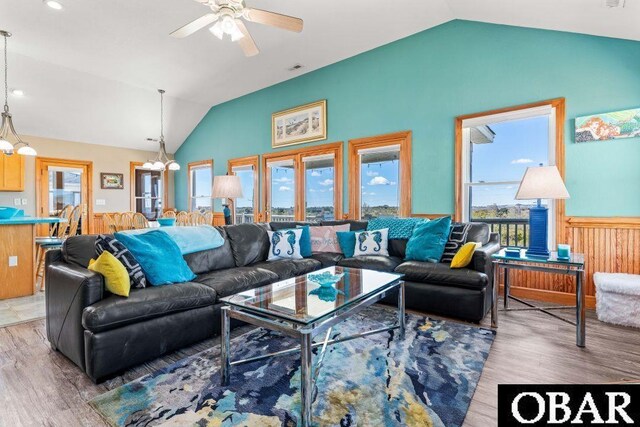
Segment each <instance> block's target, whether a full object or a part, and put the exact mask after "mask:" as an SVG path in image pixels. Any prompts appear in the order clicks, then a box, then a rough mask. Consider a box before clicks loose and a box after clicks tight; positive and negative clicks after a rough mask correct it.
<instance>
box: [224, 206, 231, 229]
mask: <svg viewBox="0 0 640 427" xmlns="http://www.w3.org/2000/svg"><path fill="white" fill-rule="evenodd" d="M223 206H224V209H222V215H224V224H225V225H231V209H229V205H223Z"/></svg>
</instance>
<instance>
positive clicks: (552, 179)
mask: <svg viewBox="0 0 640 427" xmlns="http://www.w3.org/2000/svg"><path fill="white" fill-rule="evenodd" d="M568 198H569V192H568V191H567V187H565V186H564V182H563V181H562V177H561V176H560V172H559V171H558V168H557V167H555V166H538V167H530V168H527V171H526V172H525V173H524V177H523V178H522V181H521V182H520V187H519V188H518V193H517V194H516V200H530V199H568Z"/></svg>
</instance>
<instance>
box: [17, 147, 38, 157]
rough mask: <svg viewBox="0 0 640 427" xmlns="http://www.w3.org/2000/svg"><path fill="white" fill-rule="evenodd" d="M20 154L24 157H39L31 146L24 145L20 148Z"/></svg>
mask: <svg viewBox="0 0 640 427" xmlns="http://www.w3.org/2000/svg"><path fill="white" fill-rule="evenodd" d="M18 154H20V155H23V156H37V155H38V153H37V152H36V150H35V149H33V147H31V146H29V145H24V146H22V147H20V148H18Z"/></svg>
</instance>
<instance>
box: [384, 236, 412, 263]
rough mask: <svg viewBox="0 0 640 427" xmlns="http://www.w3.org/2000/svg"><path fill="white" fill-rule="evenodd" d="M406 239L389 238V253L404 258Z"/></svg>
mask: <svg viewBox="0 0 640 427" xmlns="http://www.w3.org/2000/svg"><path fill="white" fill-rule="evenodd" d="M407 241H408V240H407V239H389V247H388V249H389V255H390V256H397V257H398V258H402V259H404V257H405V255H406V251H407Z"/></svg>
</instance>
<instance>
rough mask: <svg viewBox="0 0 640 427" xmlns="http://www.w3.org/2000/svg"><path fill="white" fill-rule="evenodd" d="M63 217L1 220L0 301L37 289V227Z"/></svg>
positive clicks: (58, 220)
mask: <svg viewBox="0 0 640 427" xmlns="http://www.w3.org/2000/svg"><path fill="white" fill-rule="evenodd" d="M59 222H61V220H60V218H36V217H30V216H16V217H13V218H9V219H0V300H2V299H7V298H16V297H22V296H27V295H33V294H34V293H35V291H36V245H35V239H36V226H37V225H38V224H55V223H59Z"/></svg>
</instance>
